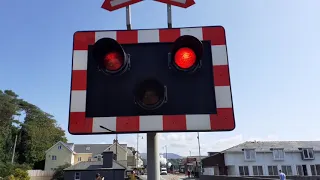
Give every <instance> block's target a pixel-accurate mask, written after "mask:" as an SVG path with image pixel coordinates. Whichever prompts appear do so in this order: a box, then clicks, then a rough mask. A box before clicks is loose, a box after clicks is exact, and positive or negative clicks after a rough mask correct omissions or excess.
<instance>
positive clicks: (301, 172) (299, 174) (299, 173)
mask: <svg viewBox="0 0 320 180" xmlns="http://www.w3.org/2000/svg"><path fill="white" fill-rule="evenodd" d="M296 168H297V175H298V176H303V171H302V166H301V165H297V166H296Z"/></svg>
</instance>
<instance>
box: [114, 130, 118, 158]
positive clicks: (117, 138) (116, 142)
mask: <svg viewBox="0 0 320 180" xmlns="http://www.w3.org/2000/svg"><path fill="white" fill-rule="evenodd" d="M115 160H116V161H117V160H118V134H116V159H115Z"/></svg>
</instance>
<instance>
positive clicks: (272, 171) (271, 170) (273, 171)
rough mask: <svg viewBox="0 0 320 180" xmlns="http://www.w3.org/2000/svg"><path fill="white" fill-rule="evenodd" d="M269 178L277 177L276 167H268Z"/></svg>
mask: <svg viewBox="0 0 320 180" xmlns="http://www.w3.org/2000/svg"><path fill="white" fill-rule="evenodd" d="M268 173H269V176H278V174H279V173H278V166H268Z"/></svg>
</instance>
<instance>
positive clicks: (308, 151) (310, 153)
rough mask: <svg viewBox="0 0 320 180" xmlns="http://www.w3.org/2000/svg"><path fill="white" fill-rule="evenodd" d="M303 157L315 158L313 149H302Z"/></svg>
mask: <svg viewBox="0 0 320 180" xmlns="http://www.w3.org/2000/svg"><path fill="white" fill-rule="evenodd" d="M302 156H303V159H314V154H313V149H311V148H308V149H302Z"/></svg>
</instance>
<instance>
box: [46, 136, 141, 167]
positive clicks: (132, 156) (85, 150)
mask: <svg viewBox="0 0 320 180" xmlns="http://www.w3.org/2000/svg"><path fill="white" fill-rule="evenodd" d="M104 151H113V153H114V154H117V161H118V163H120V164H121V165H123V166H125V167H129V168H135V167H139V166H142V164H141V162H142V160H141V158H140V157H139V156H137V155H136V151H135V149H134V148H133V147H127V145H126V144H119V143H118V142H117V141H116V140H114V141H113V144H73V143H63V142H61V141H59V142H57V143H56V144H55V145H53V146H52V147H51V148H49V149H48V150H47V151H46V162H45V171H52V170H55V169H56V168H57V167H58V166H60V165H63V164H65V163H69V164H71V165H74V164H77V163H79V162H82V161H102V153H103V152H104ZM138 157H139V158H138Z"/></svg>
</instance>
